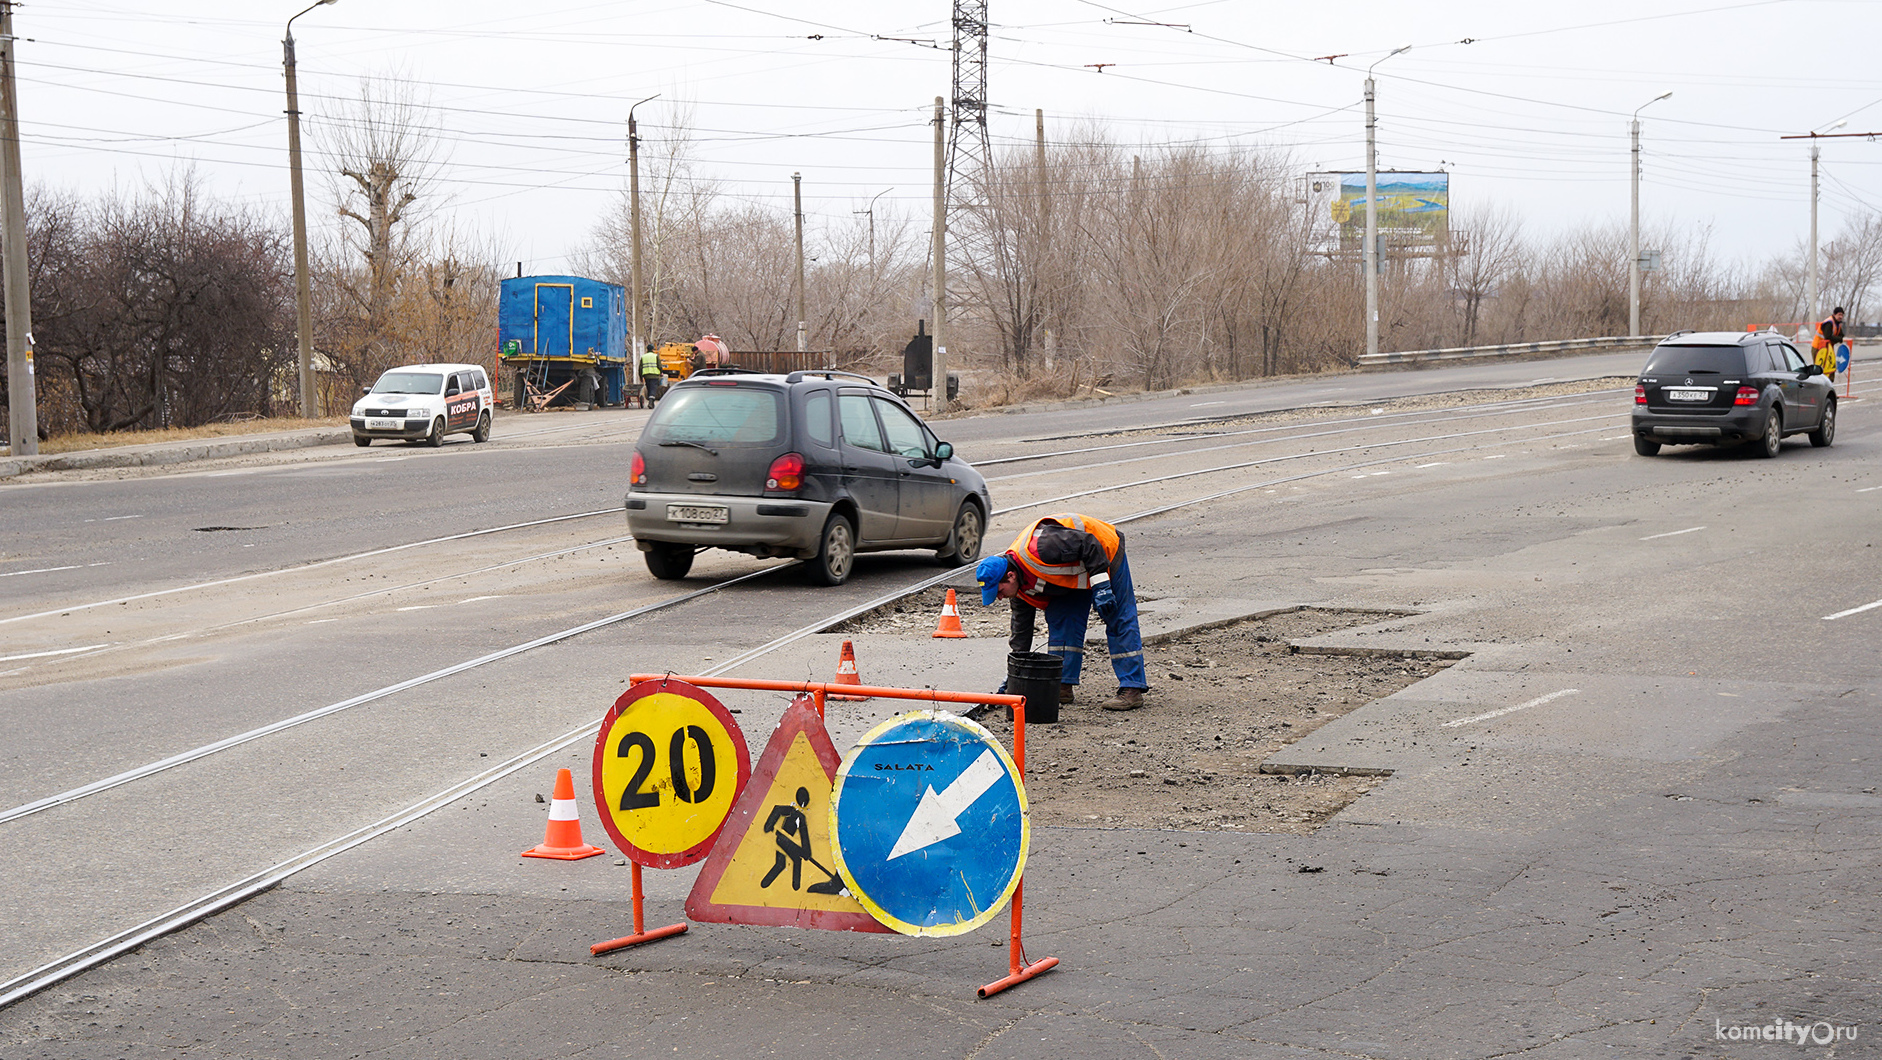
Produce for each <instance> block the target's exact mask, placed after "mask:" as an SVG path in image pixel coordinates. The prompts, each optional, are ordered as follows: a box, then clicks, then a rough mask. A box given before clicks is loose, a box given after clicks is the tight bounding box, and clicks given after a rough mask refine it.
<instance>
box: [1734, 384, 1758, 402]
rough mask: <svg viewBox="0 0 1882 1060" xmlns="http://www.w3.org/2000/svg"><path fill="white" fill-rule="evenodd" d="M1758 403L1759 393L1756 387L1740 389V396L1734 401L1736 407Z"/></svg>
mask: <svg viewBox="0 0 1882 1060" xmlns="http://www.w3.org/2000/svg"><path fill="white" fill-rule="evenodd" d="M1757 403H1758V391H1757V389H1756V388H1755V387H1748V386H1741V387H1739V388H1738V396H1737V397H1735V398H1733V399H1732V404H1734V405H1756V404H1757Z"/></svg>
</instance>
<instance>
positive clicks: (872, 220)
mask: <svg viewBox="0 0 1882 1060" xmlns="http://www.w3.org/2000/svg"><path fill="white" fill-rule="evenodd" d="M894 190H895V189H894V188H883V189H882V190H881V191H879V192H876V194H875V197H874V198H872V199H870V200H869V208H868V209H865V210H851V211H850V212H851V213H866V214H868V215H869V279H870V280H871V281H874V280H875V278H876V199H880V198H882V197H883V196H884V195H887V194H888V193H890V192H892V191H894Z"/></svg>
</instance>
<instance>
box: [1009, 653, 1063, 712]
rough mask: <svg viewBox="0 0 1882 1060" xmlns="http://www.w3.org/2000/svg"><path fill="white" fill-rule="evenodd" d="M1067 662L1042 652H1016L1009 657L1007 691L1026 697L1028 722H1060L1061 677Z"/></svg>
mask: <svg viewBox="0 0 1882 1060" xmlns="http://www.w3.org/2000/svg"><path fill="white" fill-rule="evenodd" d="M1064 668H1065V660H1064V659H1062V658H1060V657H1059V656H1057V655H1048V654H1046V653H1045V652H1042V651H1025V652H1021V651H1016V652H1013V653H1011V654H1010V655H1008V656H1007V657H1006V690H1007V692H1008V693H1009V694H1011V695H1015V696H1025V697H1026V720H1027V721H1029V722H1038V721H1057V720H1059V675H1060V673H1061V672H1062V671H1063V670H1064Z"/></svg>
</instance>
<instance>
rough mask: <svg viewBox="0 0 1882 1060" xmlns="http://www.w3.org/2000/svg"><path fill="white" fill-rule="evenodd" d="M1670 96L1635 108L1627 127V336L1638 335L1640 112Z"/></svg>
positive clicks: (1664, 96) (1658, 97)
mask: <svg viewBox="0 0 1882 1060" xmlns="http://www.w3.org/2000/svg"><path fill="white" fill-rule="evenodd" d="M1672 94H1673V93H1671V92H1662V93H1660V94H1659V95H1657V96H1655V97H1653V98H1652V99H1650V100H1648V101H1646V102H1645V103H1642V104H1641V105H1640V106H1638V107H1635V108H1634V120H1633V124H1632V125H1631V126H1629V129H1630V130H1631V135H1632V136H1633V142H1634V148H1633V150H1634V162H1633V165H1634V200H1633V237H1632V239H1631V240H1630V241H1629V243H1628V246H1629V248H1630V249H1631V250H1632V257H1630V258H1629V259H1628V261H1627V334H1628V335H1630V336H1631V335H1638V334H1640V112H1641V111H1643V110H1646V109H1647V108H1648V107H1651V106H1653V105H1654V104H1655V103H1658V102H1660V101H1661V100H1663V99H1665V98H1667V97H1668V96H1671V95H1672Z"/></svg>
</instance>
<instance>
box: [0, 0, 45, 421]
mask: <svg viewBox="0 0 1882 1060" xmlns="http://www.w3.org/2000/svg"><path fill="white" fill-rule="evenodd" d="M23 184H24V182H23V181H22V180H21V179H20V113H19V98H18V96H17V95H16V94H15V86H14V82H13V0H0V209H3V210H4V211H5V214H6V216H5V225H4V228H5V231H4V232H3V233H0V239H3V240H4V241H5V244H6V246H5V269H6V280H5V282H6V313H7V410H8V416H7V441H8V443H9V444H11V445H12V447H13V448H12V453H13V455H14V456H36V455H38V453H39V406H38V405H37V404H36V402H37V400H38V399H37V397H36V389H35V387H34V379H33V291H32V286H31V284H30V282H29V280H28V277H27V275H26V195H25V191H24V188H23Z"/></svg>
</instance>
